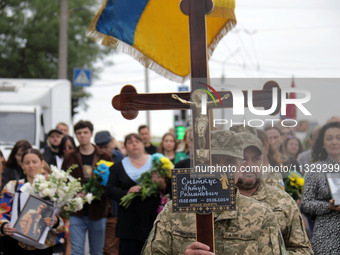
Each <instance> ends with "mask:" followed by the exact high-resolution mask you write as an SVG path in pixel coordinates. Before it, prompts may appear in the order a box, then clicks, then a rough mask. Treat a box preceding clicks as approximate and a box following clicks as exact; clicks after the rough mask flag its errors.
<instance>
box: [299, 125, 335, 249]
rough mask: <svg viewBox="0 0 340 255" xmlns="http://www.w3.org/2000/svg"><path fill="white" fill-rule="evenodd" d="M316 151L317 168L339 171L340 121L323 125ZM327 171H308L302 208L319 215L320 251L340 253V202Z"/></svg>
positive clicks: (316, 239)
mask: <svg viewBox="0 0 340 255" xmlns="http://www.w3.org/2000/svg"><path fill="white" fill-rule="evenodd" d="M312 155H313V161H314V162H316V163H314V166H315V169H324V168H325V169H324V170H325V171H327V172H337V171H336V169H339V163H340V122H333V123H328V124H326V125H324V126H323V127H322V129H321V130H320V133H319V135H318V138H317V139H316V142H315V143H314V145H313V152H312ZM312 165H313V164H312ZM320 167H321V168H320ZM315 169H314V170H315ZM306 172H307V171H306ZM326 174H327V173H326V172H324V171H323V170H322V171H314V172H307V174H306V177H305V185H304V189H303V196H302V200H301V210H302V211H303V212H305V213H308V214H311V215H313V216H315V217H316V218H315V225H314V230H313V236H312V240H311V243H312V248H313V251H314V254H316V255H318V254H320V255H321V254H322V255H323V254H339V251H340V242H339V239H340V206H335V205H334V200H332V198H331V192H330V188H329V185H328V182H327V179H326Z"/></svg>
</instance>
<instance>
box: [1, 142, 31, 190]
mask: <svg viewBox="0 0 340 255" xmlns="http://www.w3.org/2000/svg"><path fill="white" fill-rule="evenodd" d="M30 148H32V145H31V144H30V143H29V142H28V141H27V140H19V141H17V142H16V143H15V145H14V147H13V149H12V151H11V153H10V154H9V157H8V160H7V162H6V164H5V169H4V171H3V173H2V185H1V189H2V188H3V187H4V186H5V185H6V184H7V182H9V181H11V180H19V179H22V178H24V177H25V174H24V172H23V170H22V168H21V160H22V154H23V153H24V152H25V151H26V150H27V149H30Z"/></svg>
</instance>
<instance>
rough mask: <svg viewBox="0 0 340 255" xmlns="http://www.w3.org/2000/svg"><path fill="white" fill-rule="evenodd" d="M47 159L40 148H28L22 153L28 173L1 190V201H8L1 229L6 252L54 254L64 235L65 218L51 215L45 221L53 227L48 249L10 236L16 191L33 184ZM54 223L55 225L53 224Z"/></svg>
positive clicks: (22, 164) (24, 168)
mask: <svg viewBox="0 0 340 255" xmlns="http://www.w3.org/2000/svg"><path fill="white" fill-rule="evenodd" d="M44 164H45V161H44V160H43V156H42V154H41V153H40V151H39V150H36V149H28V150H26V151H25V152H24V153H23V155H22V163H21V167H22V169H23V170H24V172H25V173H26V178H25V179H21V180H19V181H16V180H15V181H10V182H8V183H7V184H6V186H5V187H4V189H3V190H2V192H1V197H0V203H1V204H2V203H6V204H7V205H8V207H7V208H8V210H7V211H6V212H3V213H2V215H1V219H0V224H1V227H0V230H1V236H7V237H6V245H5V247H6V249H7V250H6V251H4V252H5V254H20V255H26V254H39V255H40V254H44V255H45V254H52V246H54V245H55V244H57V243H59V241H60V240H61V238H62V237H63V236H64V232H65V228H64V225H63V220H62V219H61V218H60V217H56V216H54V219H52V218H50V217H46V218H44V222H45V223H46V224H47V225H48V226H50V227H52V229H51V230H50V231H49V234H48V237H47V239H46V242H45V245H46V246H47V247H48V248H46V249H41V250H39V249H36V248H35V247H33V246H30V245H27V244H24V243H22V242H19V241H17V240H15V239H13V238H10V237H11V236H12V235H13V234H14V231H15V229H14V228H12V227H11V226H10V224H9V222H10V221H11V211H12V205H13V204H12V203H13V198H14V196H15V192H17V191H19V190H20V191H22V190H23V189H22V186H23V185H24V184H25V183H27V182H28V183H30V184H31V185H32V184H33V180H34V177H35V175H37V174H40V173H41V171H42V169H43V167H44ZM52 224H53V226H52ZM50 237H51V238H52V240H53V239H54V242H53V243H51V239H50Z"/></svg>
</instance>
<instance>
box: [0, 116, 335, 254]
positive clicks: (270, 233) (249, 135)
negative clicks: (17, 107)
mask: <svg viewBox="0 0 340 255" xmlns="http://www.w3.org/2000/svg"><path fill="white" fill-rule="evenodd" d="M73 131H74V136H75V139H76V141H77V143H76V142H75V139H74V138H73V137H72V136H70V135H69V127H68V126H67V125H66V124H65V123H59V124H58V125H57V126H56V127H55V128H54V129H52V130H50V131H49V132H48V134H47V141H46V145H45V146H43V147H42V148H41V150H40V151H39V150H37V149H34V148H32V145H31V144H30V143H29V142H28V141H26V140H20V141H17V143H16V144H15V145H14V146H13V149H12V151H11V153H10V155H9V157H8V159H7V160H5V158H4V157H3V155H2V153H1V151H0V173H1V177H0V185H1V196H0V204H1V208H0V209H1V212H0V216H1V219H0V224H1V225H0V253H1V252H2V254H53V253H57V252H60V253H63V254H67V255H68V254H75V255H78V254H79V255H80V254H85V253H84V252H85V242H86V235H88V240H89V251H90V254H92V255H96V254H105V255H109V254H110V255H117V254H119V255H134V254H136V255H137V254H145V255H148V254H174V255H176V254H184V253H185V254H188V255H194V254H207V255H208V254H213V253H211V252H210V251H209V249H210V247H208V246H207V245H205V244H202V243H200V242H196V241H195V238H196V234H195V229H196V227H195V215H194V214H193V213H183V214H178V213H174V212H173V211H172V207H173V204H172V201H171V195H169V196H168V199H167V201H169V200H170V201H169V202H168V203H166V205H165V206H164V208H163V209H162V210H161V211H160V210H159V206H160V204H161V203H162V202H161V197H162V196H163V195H164V193H171V192H170V191H171V187H170V183H169V182H168V181H167V180H165V178H164V177H161V176H159V175H153V176H152V182H154V183H158V187H159V195H158V196H153V197H148V198H147V199H141V197H136V198H134V199H133V200H132V202H131V204H130V205H129V207H124V206H122V205H121V204H120V201H121V198H122V197H124V196H125V195H127V194H130V193H138V192H140V191H141V186H140V184H139V182H138V180H139V178H140V177H141V175H142V174H143V173H145V172H147V171H149V170H150V169H151V167H152V156H151V155H153V154H155V153H161V154H163V155H164V157H166V158H168V159H169V160H171V162H173V164H174V165H175V168H183V167H190V161H191V158H192V155H191V154H192V153H193V150H192V149H191V142H192V139H193V137H194V135H195V134H194V133H193V132H192V130H191V128H187V129H186V132H185V136H184V138H183V139H182V140H181V141H178V140H177V138H176V135H175V134H174V133H173V132H171V131H169V132H167V133H165V134H164V135H163V137H162V139H161V141H160V144H159V145H158V146H155V145H154V144H152V142H151V135H150V130H149V127H148V126H146V125H142V126H140V127H138V128H136V133H130V134H128V135H126V136H125V139H124V141H123V142H122V143H120V142H119V141H116V140H115V139H114V138H113V137H112V136H111V134H110V132H109V131H106V130H104V131H99V132H97V133H95V134H94V127H93V124H92V123H91V122H90V121H83V120H81V121H79V122H77V123H76V124H75V125H74V127H73ZM221 137H222V138H223V139H221ZM92 139H93V141H94V143H92V142H91V140H92ZM230 141H233V143H230ZM76 144H78V146H76ZM230 144H232V146H230ZM211 154H212V162H213V164H218V165H220V166H223V165H224V166H234V167H235V168H236V169H238V171H237V173H236V174H235V183H236V187H237V189H236V191H235V195H236V210H235V211H224V212H215V213H214V218H215V220H214V229H215V230H214V231H215V233H214V236H215V251H216V253H217V254H322V255H323V254H340V242H339V240H338V239H339V237H340V206H339V204H340V201H339V202H338V201H334V199H333V197H332V191H331V189H330V187H329V185H328V181H327V173H328V172H334V171H335V169H339V166H338V167H334V166H335V165H339V163H340V118H338V117H332V118H330V119H329V120H328V122H327V123H325V124H324V125H320V126H316V127H314V128H313V130H309V127H308V122H306V121H302V122H301V123H299V125H298V126H297V127H296V128H295V129H294V128H287V127H279V126H269V127H266V128H264V129H255V128H251V127H243V126H234V127H231V128H230V130H215V131H212V132H211ZM100 160H105V161H110V162H113V163H114V164H113V166H111V167H110V175H109V178H108V182H107V185H106V190H105V192H104V195H103V196H102V197H101V199H96V200H93V201H92V203H91V204H84V207H83V209H82V210H80V211H77V212H76V213H72V214H71V215H70V216H69V218H68V219H66V218H65V217H61V216H60V215H53V216H52V217H42V216H39V217H38V216H34V217H35V219H36V220H37V219H38V218H39V220H43V221H44V222H45V223H46V224H47V225H48V226H50V231H49V234H48V235H49V236H51V238H52V237H53V238H52V239H51V238H47V239H46V240H47V241H46V243H45V247H44V249H36V248H35V247H33V246H31V245H27V244H24V243H23V242H21V241H18V240H16V239H13V238H12V237H11V236H13V234H14V233H15V231H16V230H15V228H13V227H12V226H11V224H10V221H11V213H12V211H11V210H12V206H13V198H14V196H15V194H16V193H18V192H21V190H22V186H23V185H25V183H29V184H32V182H33V179H34V176H35V175H36V174H38V173H39V174H43V175H46V176H48V174H49V173H50V169H49V166H50V165H54V166H56V167H57V168H58V169H60V170H61V169H63V170H66V169H68V168H70V167H71V166H73V167H72V172H71V175H72V176H73V177H75V178H79V179H80V180H81V183H82V184H83V185H84V184H86V183H87V182H88V181H89V179H90V178H91V176H92V175H93V170H94V169H95V168H96V163H97V162H99V161H100ZM74 165H76V166H74ZM242 166H244V167H246V166H255V167H256V168H254V169H259V170H258V171H252V172H249V171H248V172H242V171H241V167H242ZM269 166H272V167H274V166H276V167H281V166H286V167H287V168H288V169H289V171H288V172H286V171H266V172H263V171H262V169H264V168H265V167H266V168H267V169H268V168H269ZM281 169H282V168H281ZM312 169H314V171H312ZM317 169H322V171H317ZM292 172H294V173H296V174H297V176H299V177H300V178H301V179H304V185H303V194H301V193H297V196H292V195H291V193H289V192H288V191H287V187H288V186H289V185H290V183H291V182H292V181H293V179H292V175H291V173H292ZM339 176H340V173H339ZM339 178H340V177H339ZM286 191H287V192H286ZM77 196H79V197H85V196H86V193H85V191H82V192H80V193H79V194H78V195H77ZM162 206H163V205H162ZM41 210H43V208H42V209H41ZM38 211H39V210H38ZM39 212H40V211H39ZM35 213H36V212H35ZM39 215H40V214H39ZM37 217H38V218H37ZM26 218H27V219H28V220H30V219H29V216H27V217H26ZM29 230H30V227H28V228H27V231H29ZM51 240H53V242H52V241H51ZM285 252H287V253H285Z"/></svg>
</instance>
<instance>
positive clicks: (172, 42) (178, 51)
mask: <svg viewBox="0 0 340 255" xmlns="http://www.w3.org/2000/svg"><path fill="white" fill-rule="evenodd" d="M179 4H180V0H168V1H164V0H106V1H105V2H104V4H103V6H102V7H101V9H100V10H99V12H98V13H97V15H96V16H95V17H94V19H93V20H92V22H91V25H90V27H89V29H88V36H89V37H91V38H94V39H96V40H99V41H100V43H101V44H103V45H106V46H111V47H115V48H118V49H121V50H122V51H123V52H125V53H128V54H129V55H131V56H132V57H134V58H135V59H137V60H138V61H139V62H140V63H142V64H143V65H145V66H146V67H148V68H150V69H152V70H154V71H156V72H157V73H159V74H161V75H163V76H164V77H166V78H169V79H172V80H176V81H183V80H184V79H185V78H186V77H188V76H189V74H190V45H189V18H188V16H186V15H184V14H183V13H182V12H181V10H180V7H179ZM214 5H215V7H214V11H213V13H212V14H211V15H209V16H208V17H207V19H206V23H207V25H206V26H207V45H208V54H209V56H210V55H211V54H212V52H213V50H214V49H215V47H216V45H217V43H218V42H219V41H220V39H222V37H223V36H224V35H225V34H226V33H227V32H228V31H229V30H230V29H231V28H233V27H234V26H235V24H236V18H235V14H234V9H235V0H214Z"/></svg>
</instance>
